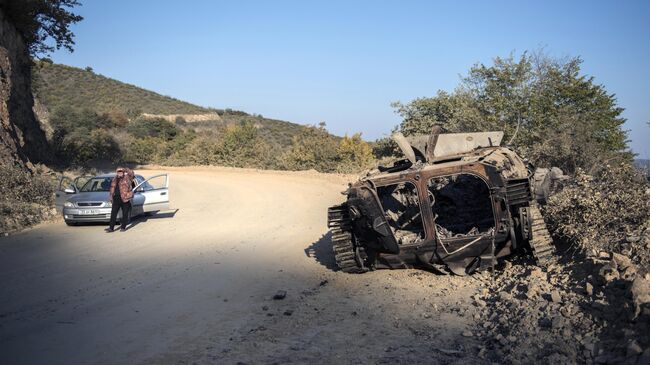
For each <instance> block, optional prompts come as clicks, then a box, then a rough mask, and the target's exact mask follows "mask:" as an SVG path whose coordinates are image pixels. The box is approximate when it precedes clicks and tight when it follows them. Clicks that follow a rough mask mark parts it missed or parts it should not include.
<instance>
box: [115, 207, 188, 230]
mask: <svg viewBox="0 0 650 365" xmlns="http://www.w3.org/2000/svg"><path fill="white" fill-rule="evenodd" d="M176 213H178V209H175V210H172V211H169V212H164V213H160V212H158V213H155V214H153V215H146V214H144V215H141V216H138V217H136V218H135V219H131V224H130V225H129V226H128V227H127V228H126V230H127V231H128V230H130V229H132V228H133V227H135V226H137V225H138V224H140V223H143V222H146V221H148V220H156V219H166V218H174V216H175V215H176Z"/></svg>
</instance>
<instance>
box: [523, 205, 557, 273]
mask: <svg viewBox="0 0 650 365" xmlns="http://www.w3.org/2000/svg"><path fill="white" fill-rule="evenodd" d="M529 209H530V220H531V232H530V233H531V234H532V237H531V238H530V240H529V243H530V248H531V250H532V252H533V257H534V258H535V261H536V262H537V264H538V265H541V266H545V265H548V264H550V263H551V262H552V261H553V258H554V257H555V246H553V239H552V238H551V235H550V233H548V228H546V223H545V222H544V217H542V213H541V212H540V211H539V207H538V206H537V204H531V206H530V208H529Z"/></svg>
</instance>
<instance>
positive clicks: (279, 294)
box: [273, 290, 287, 300]
mask: <svg viewBox="0 0 650 365" xmlns="http://www.w3.org/2000/svg"><path fill="white" fill-rule="evenodd" d="M286 297H287V292H286V291H284V290H278V292H277V293H275V295H274V296H273V299H275V300H282V299H284V298H286Z"/></svg>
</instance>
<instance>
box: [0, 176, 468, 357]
mask: <svg viewBox="0 0 650 365" xmlns="http://www.w3.org/2000/svg"><path fill="white" fill-rule="evenodd" d="M166 171H169V172H170V173H171V191H170V195H171V200H172V206H173V208H174V209H175V210H174V211H171V212H165V213H162V214H158V215H156V216H154V217H151V218H146V219H145V218H140V219H137V220H136V221H135V222H134V223H133V226H132V227H131V228H130V229H129V230H128V231H127V232H124V233H122V232H114V233H110V234H107V233H104V232H103V228H104V227H103V226H98V225H92V226H79V227H67V226H66V225H65V224H63V223H62V222H59V223H49V224H44V225H41V226H38V227H36V228H35V229H31V230H29V231H26V232H23V233H19V234H16V235H13V236H9V237H4V238H0V293H1V295H0V358H1V359H2V361H1V362H2V363H3V364H44V363H48V364H115V363H121V364H124V363H162V364H167V363H170V364H171V363H220V364H221V363H233V364H234V363H314V362H318V363H388V362H390V363H395V362H398V363H407V362H413V361H417V362H419V363H423V362H424V363H426V362H432V363H436V362H444V363H454V362H458V363H473V362H480V360H475V359H476V358H475V357H473V356H470V355H471V354H472V353H476V351H475V350H476V345H477V344H476V342H475V340H474V339H473V337H471V333H468V332H467V329H468V325H469V324H470V323H471V322H472V320H473V318H474V317H476V318H478V313H474V312H472V311H471V306H469V308H470V309H467V308H468V307H467V306H463V304H464V303H467V302H469V301H470V300H471V299H470V297H471V296H472V295H473V294H475V293H477V292H479V291H480V287H481V282H480V280H478V279H476V278H460V277H444V276H436V275H433V274H431V273H428V272H425V271H419V270H400V271H377V272H372V273H368V274H364V275H349V274H344V273H341V272H337V271H335V269H334V264H333V257H332V255H331V253H330V246H329V235H328V234H327V227H326V211H327V207H328V206H330V205H333V204H336V203H338V202H340V201H342V199H343V197H342V195H341V194H340V192H341V191H342V190H344V188H345V184H346V181H347V177H344V176H336V175H324V174H317V173H309V172H307V173H277V172H256V171H250V170H237V169H225V168H203V169H197V168H192V169H183V168H179V169H171V170H166ZM139 172H140V173H142V174H143V175H144V176H148V175H153V174H154V173H157V172H158V171H145V170H140V171H139ZM278 290H285V291H286V292H287V295H286V298H285V299H283V300H274V299H273V296H274V294H275V293H276V292H277V291H278ZM465 349H467V350H469V351H468V352H467V353H464V352H463V350H465Z"/></svg>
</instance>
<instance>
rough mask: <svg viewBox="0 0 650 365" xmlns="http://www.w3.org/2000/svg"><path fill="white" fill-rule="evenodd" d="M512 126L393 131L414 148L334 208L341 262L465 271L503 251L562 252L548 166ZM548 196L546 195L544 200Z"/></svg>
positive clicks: (538, 255) (331, 216) (351, 268)
mask: <svg viewBox="0 0 650 365" xmlns="http://www.w3.org/2000/svg"><path fill="white" fill-rule="evenodd" d="M502 138H503V132H483V133H453V134H438V133H435V132H434V133H432V134H431V135H429V136H426V135H424V136H413V137H409V138H406V137H404V136H403V135H401V134H400V133H396V134H394V135H393V139H394V140H395V142H397V144H398V146H399V147H400V149H401V150H402V152H403V153H404V155H405V157H406V158H405V159H402V160H398V161H397V162H395V163H394V164H393V165H392V166H391V167H379V168H378V169H376V170H373V171H370V172H369V173H368V174H367V175H366V176H364V177H362V178H361V179H360V180H359V181H358V182H356V183H354V184H350V186H349V188H348V189H347V191H345V192H344V194H345V195H346V196H347V201H346V202H344V203H343V204H341V205H337V206H333V207H330V208H329V211H328V226H329V227H330V229H331V235H332V236H331V239H332V245H333V250H334V254H335V257H336V263H337V265H338V266H339V268H340V269H341V270H342V271H344V272H350V273H362V272H366V271H368V270H373V269H375V268H392V269H396V268H411V267H416V266H417V267H424V268H429V269H431V270H434V271H439V272H444V273H448V272H453V273H455V274H459V275H464V274H468V273H472V272H473V271H476V270H480V269H482V268H486V267H491V266H493V265H494V264H495V262H496V260H497V259H498V258H501V257H504V256H507V255H510V254H513V253H516V252H517V253H523V254H530V255H532V257H533V258H534V259H535V260H536V262H537V263H539V264H545V263H547V262H548V261H549V260H550V259H551V258H552V257H553V256H554V252H555V250H554V247H553V244H552V240H551V237H550V235H549V233H548V230H547V228H546V225H545V223H544V220H543V218H542V216H541V214H540V211H539V206H538V202H537V201H538V199H536V196H537V195H540V194H541V198H544V196H543V194H542V193H536V192H535V191H534V189H533V185H535V184H538V185H540V184H542V183H543V182H544V181H545V180H546V182H547V181H548V179H544V177H543V176H541V177H540V176H539V175H537V176H536V175H535V174H534V171H533V167H532V166H531V165H530V164H528V163H527V162H526V161H524V160H523V159H522V158H521V157H520V156H518V155H517V154H516V153H515V152H513V151H512V150H510V149H508V148H506V147H501V146H500V144H501V139H502ZM541 200H542V199H540V201H541Z"/></svg>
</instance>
